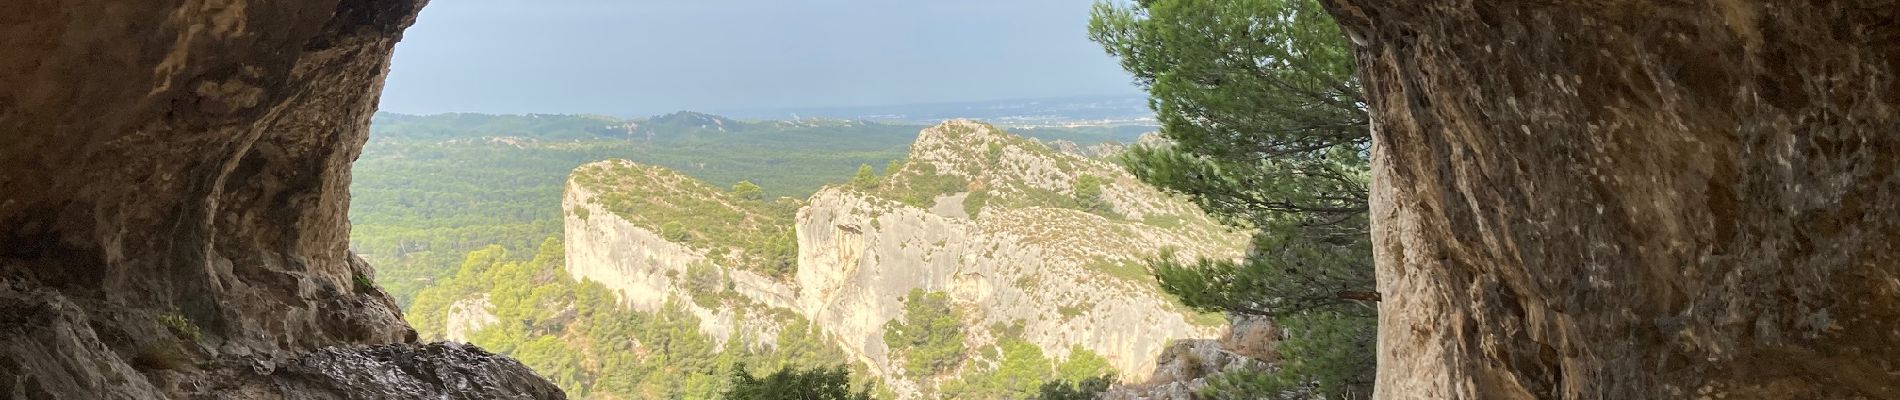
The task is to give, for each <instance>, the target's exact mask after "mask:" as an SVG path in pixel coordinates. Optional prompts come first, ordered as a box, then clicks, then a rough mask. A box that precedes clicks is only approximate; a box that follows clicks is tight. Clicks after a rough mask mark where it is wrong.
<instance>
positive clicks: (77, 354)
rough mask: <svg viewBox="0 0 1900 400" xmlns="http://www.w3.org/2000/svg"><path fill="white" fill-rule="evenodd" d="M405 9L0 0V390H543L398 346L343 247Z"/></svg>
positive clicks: (449, 350) (511, 366)
mask: <svg viewBox="0 0 1900 400" xmlns="http://www.w3.org/2000/svg"><path fill="white" fill-rule="evenodd" d="M423 3H424V2H423V1H418V0H397V1H362V0H328V1H306V2H257V1H250V0H206V1H139V2H108V1H62V2H53V1H28V2H23V3H15V4H9V5H8V10H7V12H6V16H4V17H0V32H3V33H0V134H4V136H5V137H6V138H7V140H6V143H4V144H0V310H3V311H0V332H3V333H0V393H10V394H12V395H13V396H15V397H25V398H75V399H78V398H167V397H173V398H183V397H194V398H196V397H208V398H374V397H387V396H395V397H408V396H411V395H413V396H418V397H440V396H447V397H471V396H482V395H493V396H496V397H517V398H526V397H543V398H545V397H559V396H560V393H559V391H558V390H555V389H554V388H553V387H552V385H549V384H548V383H547V382H546V381H543V380H540V379H539V378H536V377H534V376H533V374H532V373H529V372H527V371H526V369H525V368H524V367H522V366H521V365H520V364H518V363H514V362H513V361H510V360H507V359H505V358H497V357H493V356H491V355H488V354H486V353H482V352H480V351H479V350H477V349H466V348H462V347H458V346H422V345H416V344H411V343H410V342H413V341H414V336H415V335H414V333H413V331H411V330H410V329H409V328H408V327H407V326H406V325H405V324H404V323H403V321H402V319H401V316H400V314H399V311H398V310H397V309H396V307H395V305H394V304H393V302H391V301H390V300H389V298H388V297H387V296H386V295H385V294H383V293H382V292H381V291H380V290H378V289H377V288H375V287H374V286H373V285H371V284H369V282H371V280H370V277H371V276H372V275H373V274H374V272H373V271H372V269H371V268H370V267H369V266H368V265H367V264H365V263H363V262H361V261H360V260H358V259H357V258H356V257H354V256H353V255H351V254H349V253H348V251H347V248H346V246H347V242H346V240H347V237H348V235H349V222H348V219H347V218H346V217H345V210H346V208H347V207H346V205H347V203H348V194H347V193H346V189H347V188H346V187H347V185H348V183H349V180H350V173H349V166H350V162H351V161H353V160H354V159H355V157H356V155H357V152H358V150H359V149H360V147H361V146H362V144H363V141H364V138H365V135H366V132H367V129H366V128H367V124H368V120H369V117H370V114H371V113H372V112H373V110H374V109H375V107H376V99H377V93H378V92H379V91H380V90H381V85H382V81H383V76H384V74H385V71H386V70H387V68H388V61H389V54H390V51H391V49H392V48H393V46H394V45H395V43H396V41H397V40H398V39H399V38H400V37H401V32H402V30H403V29H404V28H406V27H408V26H409V25H410V24H411V23H412V22H413V21H414V19H415V15H416V12H417V10H418V9H420V8H421V7H422V5H423ZM368 345H378V346H368ZM341 360H368V361H365V362H356V361H341Z"/></svg>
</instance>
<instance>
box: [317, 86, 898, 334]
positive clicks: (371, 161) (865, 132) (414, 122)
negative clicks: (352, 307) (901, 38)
mask: <svg viewBox="0 0 1900 400" xmlns="http://www.w3.org/2000/svg"><path fill="white" fill-rule="evenodd" d="M720 122H723V123H725V124H726V125H725V126H724V127H725V128H726V130H724V131H721V130H720V129H719V128H720V126H718V125H717V124H718V123H720ZM918 128H919V127H916V126H902V125H883V124H875V123H864V122H852V121H829V120H827V121H804V122H739V121H732V120H729V119H725V118H720V117H716V116H710V115H704V114H695V113H676V114H671V115H667V116H660V117H655V118H651V119H646V120H619V119H614V118H610V117H600V116H580V115H485V114H442V115H431V116H412V115H400V114H387V113H385V114H378V115H377V116H376V118H375V120H374V123H373V125H372V127H371V131H372V133H371V137H370V141H369V144H368V145H366V146H364V150H363V155H362V156H361V157H360V158H359V159H358V161H357V163H356V171H355V179H354V182H353V185H352V186H351V188H350V189H351V196H352V198H351V205H350V206H351V209H350V217H351V223H352V224H353V229H352V231H351V238H350V239H351V242H350V244H351V248H353V249H355V250H356V251H357V252H358V253H360V254H362V255H363V257H364V258H365V259H368V260H370V262H372V263H374V264H375V265H376V266H377V271H378V277H377V280H378V282H379V283H380V284H382V285H383V286H384V287H385V288H387V289H388V290H389V291H390V293H391V294H393V295H395V296H396V298H397V300H398V302H400V303H402V304H408V303H409V301H410V299H411V298H413V296H414V295H415V293H416V291H418V290H421V289H422V288H423V287H425V286H427V285H429V284H430V283H431V282H434V281H435V280H436V279H438V278H441V277H444V276H447V275H448V274H452V273H454V268H455V267H456V266H457V265H459V264H460V263H461V261H462V259H463V256H464V255H465V254H466V253H468V252H470V251H472V250H475V249H479V248H482V247H485V246H488V245H500V246H502V247H503V248H506V249H508V250H509V251H511V252H514V253H517V254H528V253H531V252H533V251H534V249H535V247H536V246H537V245H538V244H539V243H541V241H543V240H546V239H548V238H551V237H552V238H558V237H560V235H561V220H560V215H561V214H560V213H561V210H560V203H561V184H562V183H563V182H565V181H566V179H567V175H568V173H569V172H570V171H573V170H574V168H575V167H578V166H580V165H581V164H584V163H587V162H591V161H596V160H603V159H609V158H622V159H630V160H636V161H639V162H642V163H648V164H654V165H661V166H666V167H668V168H670V169H673V170H676V171H680V172H681V173H684V174H687V175H688V176H692V177H694V178H697V179H701V180H704V181H707V182H715V183H718V184H722V185H730V184H733V183H736V182H739V181H748V182H751V183H753V184H756V185H757V186H758V187H759V188H760V190H761V193H762V195H763V196H766V197H768V198H776V197H781V196H791V197H803V196H806V195H810V194H811V192H813V191H815V190H817V188H818V187H819V186H821V185H823V184H825V183H827V182H833V181H839V180H842V179H844V178H848V177H849V176H850V174H851V173H852V172H853V171H855V170H856V168H857V167H858V166H860V165H864V164H873V165H883V164H885V163H887V162H889V161H890V160H894V159H897V158H899V157H902V156H903V154H904V152H905V151H907V147H908V145H909V143H910V138H911V137H912V136H913V135H914V134H915V132H916V130H917V129H918Z"/></svg>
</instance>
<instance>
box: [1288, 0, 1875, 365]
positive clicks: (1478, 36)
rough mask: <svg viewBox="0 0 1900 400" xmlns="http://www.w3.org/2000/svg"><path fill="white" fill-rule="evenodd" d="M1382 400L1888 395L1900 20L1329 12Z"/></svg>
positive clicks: (1772, 6)
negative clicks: (1364, 142)
mask: <svg viewBox="0 0 1900 400" xmlns="http://www.w3.org/2000/svg"><path fill="white" fill-rule="evenodd" d="M1325 3H1326V5H1327V7H1328V9H1329V11H1331V12H1332V13H1333V14H1334V15H1335V16H1336V17H1337V19H1338V20H1339V22H1340V23H1341V25H1342V26H1343V27H1344V30H1345V31H1346V32H1347V34H1348V35H1349V36H1350V39H1351V40H1352V41H1353V42H1354V43H1355V47H1356V51H1357V56H1358V59H1359V68H1360V74H1361V77H1362V80H1363V83H1364V84H1365V87H1366V89H1367V92H1368V95H1369V100H1370V107H1371V108H1370V110H1371V113H1372V115H1373V116H1374V122H1375V128H1374V129H1373V137H1374V141H1375V143H1376V144H1375V147H1374V150H1373V154H1372V158H1373V174H1374V180H1375V181H1376V182H1377V183H1378V184H1377V185H1375V189H1374V192H1373V209H1372V215H1373V232H1374V233H1373V235H1374V237H1373V239H1374V243H1375V248H1376V260H1377V265H1378V272H1379V289H1380V291H1382V292H1383V294H1384V299H1385V300H1384V301H1383V302H1381V304H1380V307H1381V309H1380V311H1381V312H1380V314H1381V317H1380V334H1379V347H1380V348H1379V364H1380V365H1379V381H1378V385H1379V386H1378V391H1379V397H1381V398H1391V399H1398V398H1407V399H1410V398H1497V399H1530V398H1546V399H1555V398H1577V399H1603V398H1704V399H1706V398H1900V383H1896V382H1900V380H1897V379H1896V376H1900V364H1895V363H1894V360H1900V346H1895V345H1894V343H1900V279H1896V277H1897V276H1900V274H1897V272H1900V267H1896V265H1900V264H1896V263H1900V248H1896V245H1900V135H1897V134H1896V132H1900V109H1896V107H1897V106H1900V25H1896V24H1895V22H1894V21H1900V7H1896V4H1894V3H1893V2H1891V1H1817V2H1803V3H1800V4H1791V3H1776V2H1747V1H1707V2H1674V3H1663V2H1600V1H1555V2H1510V1H1491V2H1465V1H1372V0H1332V1H1326V2H1325Z"/></svg>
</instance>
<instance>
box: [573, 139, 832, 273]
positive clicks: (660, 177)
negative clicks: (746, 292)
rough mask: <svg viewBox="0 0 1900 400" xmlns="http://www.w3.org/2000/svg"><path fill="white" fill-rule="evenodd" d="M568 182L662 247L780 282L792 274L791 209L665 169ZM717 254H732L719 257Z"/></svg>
mask: <svg viewBox="0 0 1900 400" xmlns="http://www.w3.org/2000/svg"><path fill="white" fill-rule="evenodd" d="M574 180H575V181H576V182H578V183H579V184H580V185H583V186H586V187H588V188H591V189H594V190H595V191H596V192H597V196H596V197H595V199H594V202H595V203H597V204H600V205H601V206H602V207H603V208H606V209H607V210H608V211H610V212H612V213H614V215H616V216H619V217H620V218H621V219H623V220H626V221H627V222H629V223H632V224H633V225H635V226H640V227H645V228H647V229H654V230H655V231H656V232H657V233H659V235H660V236H661V237H662V238H665V239H666V240H668V241H673V242H678V243H683V244H686V245H687V246H690V247H693V248H697V249H701V250H705V251H706V252H707V253H708V254H711V255H714V257H711V261H712V262H713V263H714V264H715V265H719V266H722V267H730V268H742V269H747V270H752V271H755V272H759V273H761V274H764V275H767V276H773V277H779V278H786V277H790V276H791V275H792V273H794V272H795V271H796V270H797V268H796V267H797V263H798V238H797V233H796V232H795V231H794V230H793V228H792V225H793V224H792V217H793V215H794V214H795V213H796V212H797V211H796V210H797V204H796V202H793V203H791V204H785V203H782V202H772V203H766V202H762V201H752V200H746V199H742V198H736V197H734V194H735V192H725V191H720V190H718V189H716V188H714V187H712V186H711V185H707V184H705V183H704V182H702V181H699V180H697V179H693V178H691V177H687V176H683V175H680V174H678V173H676V172H673V171H671V170H668V169H665V168H660V167H654V166H645V165H639V164H626V163H602V164H590V165H588V166H586V167H583V168H580V169H578V170H575V172H574ZM720 255H730V256H729V257H728V256H720Z"/></svg>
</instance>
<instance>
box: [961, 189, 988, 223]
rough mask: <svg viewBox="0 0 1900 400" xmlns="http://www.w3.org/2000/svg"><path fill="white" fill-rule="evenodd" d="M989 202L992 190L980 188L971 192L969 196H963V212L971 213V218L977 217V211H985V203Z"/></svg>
mask: <svg viewBox="0 0 1900 400" xmlns="http://www.w3.org/2000/svg"><path fill="white" fill-rule="evenodd" d="M989 202H990V191H988V190H978V191H974V192H970V195H969V196H967V197H964V198H963V213H965V214H969V215H970V218H976V216H977V213H980V212H982V211H983V205H985V204H988V203H989Z"/></svg>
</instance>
